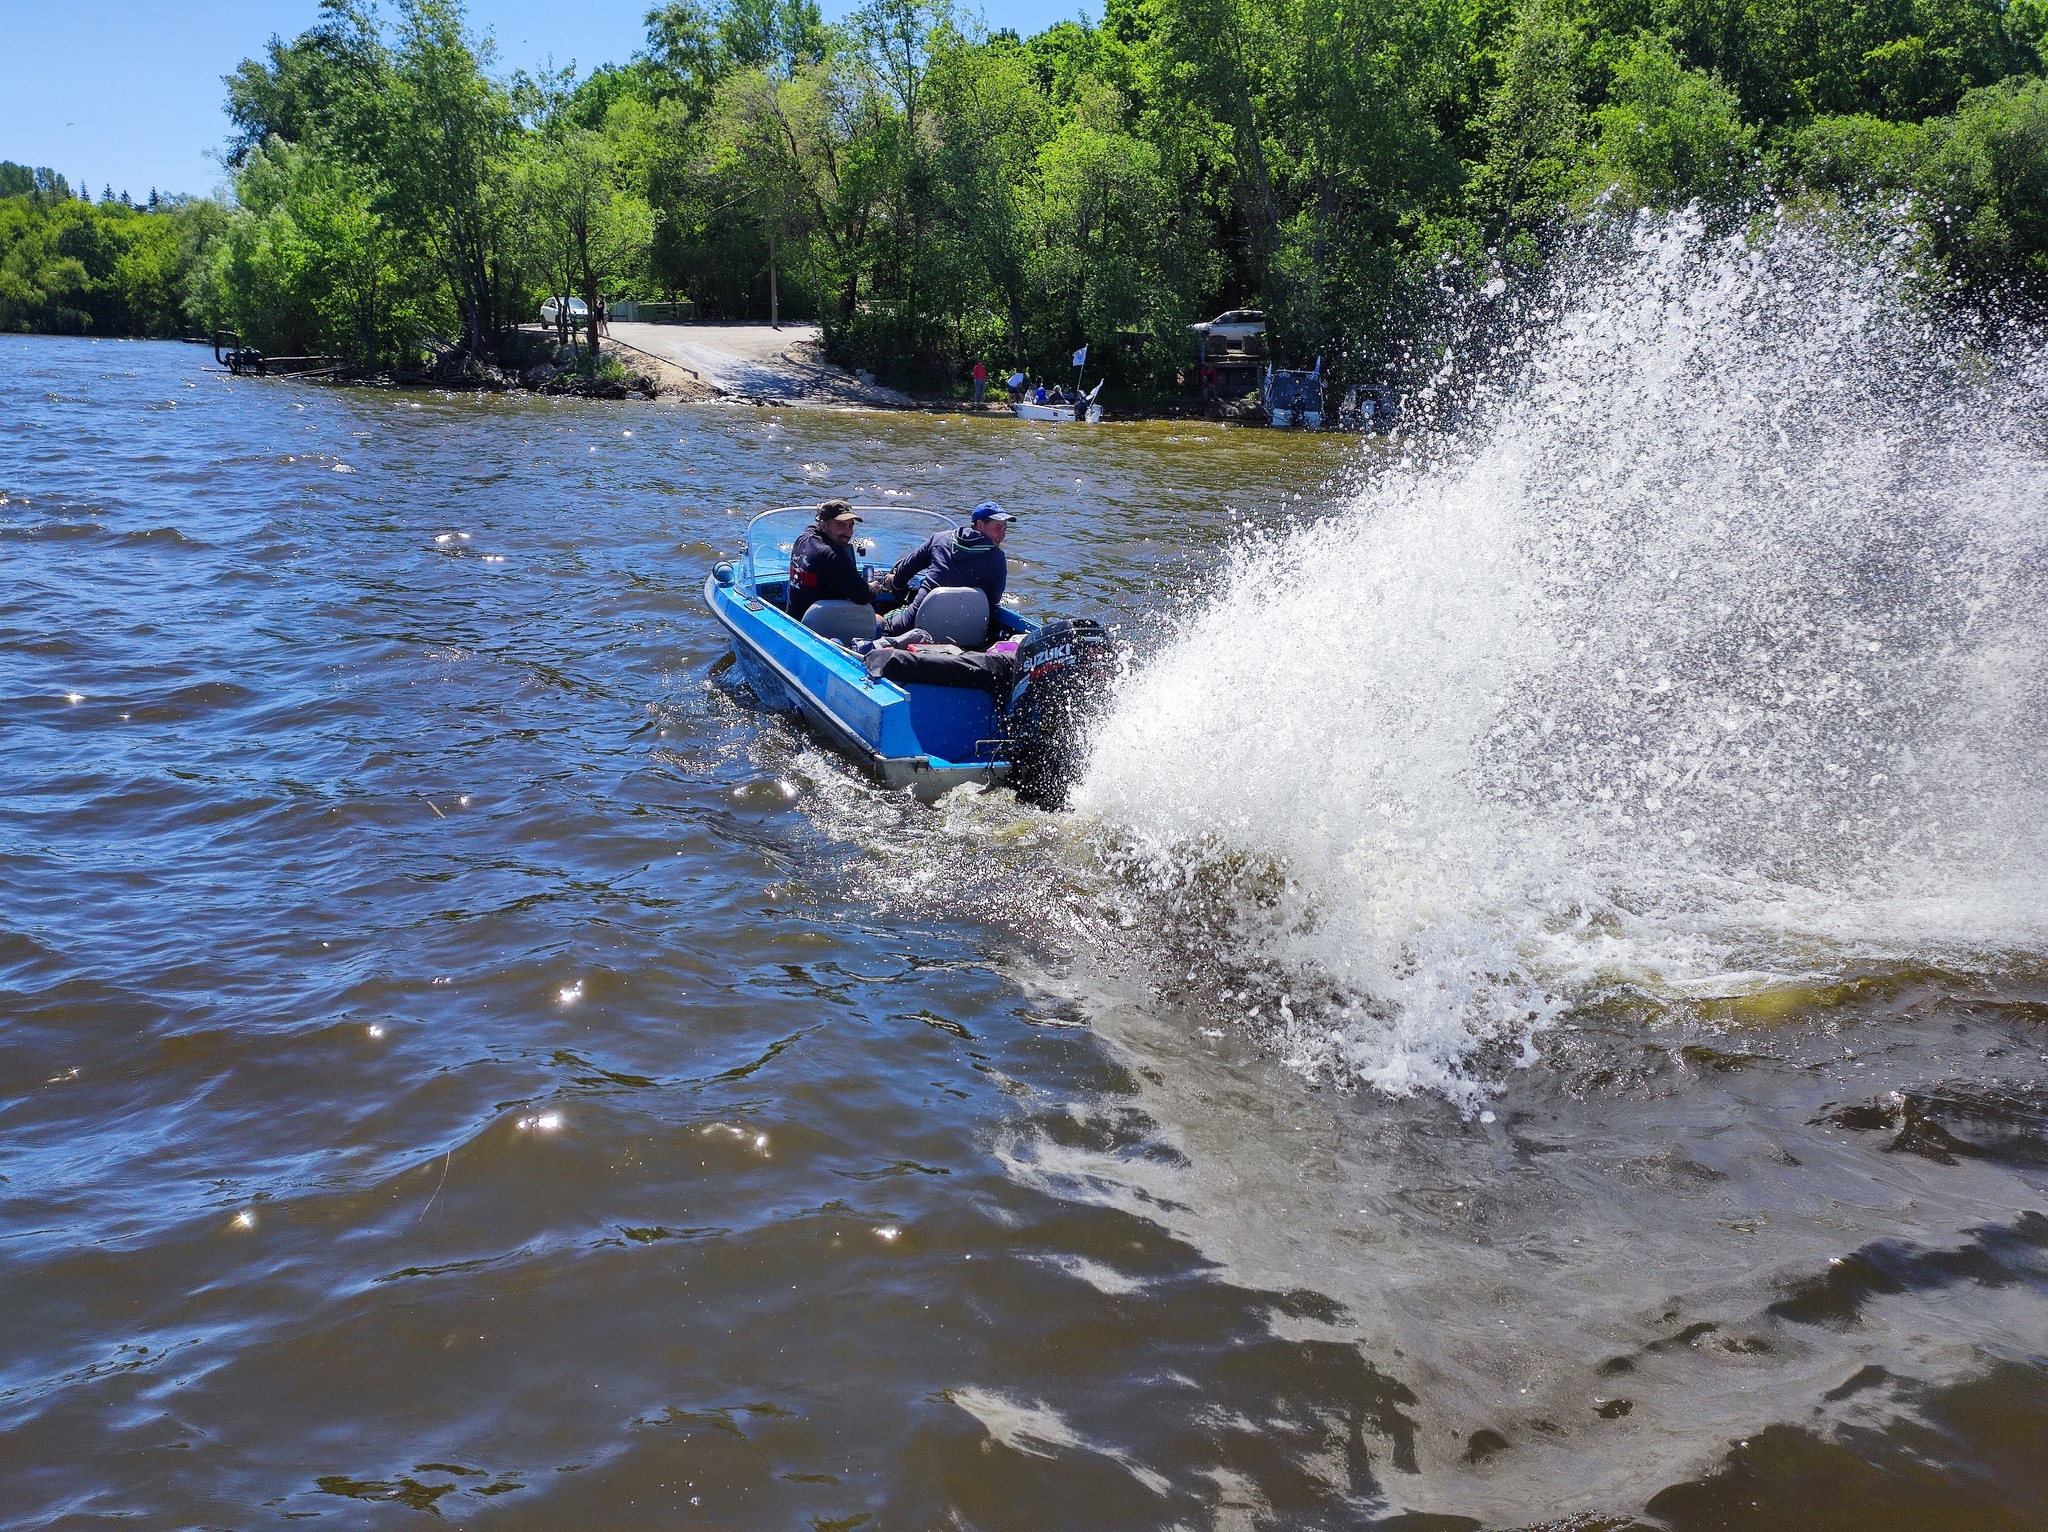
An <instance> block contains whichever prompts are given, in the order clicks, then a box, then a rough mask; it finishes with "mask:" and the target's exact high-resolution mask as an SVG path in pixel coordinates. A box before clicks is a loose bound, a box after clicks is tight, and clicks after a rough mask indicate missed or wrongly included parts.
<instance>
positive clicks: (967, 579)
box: [879, 500, 1015, 633]
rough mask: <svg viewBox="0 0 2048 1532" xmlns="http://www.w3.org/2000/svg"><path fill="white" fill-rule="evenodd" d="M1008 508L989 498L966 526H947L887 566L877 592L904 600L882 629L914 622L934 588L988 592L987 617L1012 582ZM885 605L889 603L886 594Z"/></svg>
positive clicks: (898, 629) (902, 628)
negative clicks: (1007, 546)
mask: <svg viewBox="0 0 2048 1532" xmlns="http://www.w3.org/2000/svg"><path fill="white" fill-rule="evenodd" d="M1014 519H1015V518H1013V517H1012V516H1011V515H1010V513H1009V512H1008V511H1006V510H1004V509H1003V508H1002V507H1001V506H1000V505H997V504H996V503H995V501H993V500H984V501H982V502H981V504H979V505H977V506H976V507H975V508H974V514H973V515H972V516H970V517H969V518H968V522H967V525H966V526H964V527H949V528H947V529H946V530H945V531H943V532H938V533H935V534H933V535H932V536H931V537H929V538H927V539H926V540H925V542H924V543H923V545H922V546H920V547H919V548H918V549H917V550H916V551H915V552H914V553H911V554H910V555H909V556H908V557H906V558H904V559H903V560H902V561H901V562H899V563H898V564H897V565H896V567H895V568H894V569H892V570H890V571H889V578H888V582H887V584H886V585H885V586H883V587H882V588H881V590H880V592H879V594H881V595H883V596H884V597H885V598H887V597H893V598H894V599H895V600H896V601H898V602H901V603H903V604H902V605H899V606H898V607H897V608H896V609H895V610H894V611H892V612H890V614H889V615H888V617H887V618H886V619H885V620H884V621H883V623H882V631H883V632H884V633H906V632H908V631H909V630H910V629H912V628H914V627H916V626H917V608H918V603H919V602H921V601H923V600H924V598H925V595H926V593H928V592H930V591H935V590H950V589H958V588H959V587H961V586H971V587H972V588H973V589H975V590H978V591H980V592H981V593H982V594H983V595H985V596H987V597H988V611H989V618H990V620H991V621H993V620H994V618H995V611H996V603H997V602H999V601H1001V600H1002V599H1003V592H1004V591H1005V590H1006V589H1008V587H1009V583H1010V565H1009V561H1008V559H1006V558H1005V557H1004V556H1003V539H1004V537H1006V536H1007V535H1008V534H1009V531H1010V523H1011V521H1012V520H1014ZM884 604H885V605H886V604H887V601H886V599H885V601H884Z"/></svg>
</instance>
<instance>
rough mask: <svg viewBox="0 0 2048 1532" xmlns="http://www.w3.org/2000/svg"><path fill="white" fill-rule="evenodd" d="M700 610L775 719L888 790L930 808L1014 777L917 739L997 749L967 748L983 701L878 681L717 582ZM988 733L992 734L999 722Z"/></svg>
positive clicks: (976, 695)
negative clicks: (823, 743) (712, 620)
mask: <svg viewBox="0 0 2048 1532" xmlns="http://www.w3.org/2000/svg"><path fill="white" fill-rule="evenodd" d="M704 603H705V605H707V606H708V607H710V608H711V613H712V615H713V616H714V617H716V618H717V619H718V622H719V625H720V626H721V627H723V628H724V629H725V630H726V633H727V634H728V635H729V636H730V637H731V639H732V650H733V655H734V658H735V659H736V660H737V662H738V664H739V667H740V671H741V674H743V675H744V676H745V677H746V678H747V683H748V685H749V686H751V687H752V688H753V690H754V694H755V695H756V696H758V697H759V698H760V699H761V700H762V701H763V702H764V703H766V704H767V705H768V706H769V707H772V708H775V709H777V710H778V711H783V712H792V713H799V714H801V715H802V716H803V717H804V718H805V719H806V720H808V721H809V722H810V724H811V726H812V727H813V728H815V729H816V730H817V731H818V732H819V733H820V734H821V735H823V736H824V737H825V739H826V740H827V741H828V742H830V743H831V744H832V746H833V747H834V748H835V749H837V750H838V751H839V752H840V753H841V754H842V755H844V756H846V757H847V758H848V759H849V760H851V761H852V762H853V763H854V764H855V765H857V766H859V767H860V768H861V769H862V770H863V771H864V772H866V773H867V774H868V775H869V776H871V777H873V778H874V779H875V780H876V781H878V782H880V783H881V784H882V785H883V786H885V787H889V788H897V789H901V788H908V789H910V790H911V791H912V792H914V793H915V794H916V795H917V796H918V797H919V798H920V799H922V800H924V801H925V802H931V801H932V800H934V799H936V798H939V797H940V796H942V795H944V794H945V793H948V792H950V791H952V790H953V789H954V788H956V787H959V786H961V785H962V784H964V783H969V782H974V783H981V784H992V783H996V782H1000V781H1002V780H1003V778H1005V777H1006V776H1008V775H1009V771H1010V767H1009V763H1008V762H1007V761H1003V760H998V759H987V760H949V759H946V758H945V757H944V756H942V755H936V754H934V753H933V752H932V751H931V750H929V749H927V748H925V744H924V741H923V740H922V739H921V738H920V729H922V730H924V731H925V732H926V733H932V732H935V731H936V732H938V733H940V734H941V735H942V737H943V736H944V735H948V734H950V735H951V736H952V738H953V740H954V748H955V750H956V751H957V750H958V746H959V744H960V743H963V742H966V743H974V744H978V745H987V744H989V743H991V742H990V741H988V740H980V741H968V740H967V738H966V736H967V735H968V734H973V733H975V732H977V731H976V730H975V729H974V728H973V727H972V724H973V717H972V713H971V711H970V710H972V709H973V708H975V707H976V706H977V705H986V706H988V707H989V708H990V710H991V712H992V703H990V702H989V699H987V698H986V695H985V694H984V693H980V692H961V693H958V694H957V695H954V696H946V695H943V693H944V692H945V691H946V689H945V688H941V687H915V688H908V689H906V688H904V687H900V686H897V685H896V684H895V683H893V682H890V681H878V680H874V679H872V678H871V677H869V676H868V674H867V672H866V670H865V668H864V667H863V666H862V665H861V662H860V660H859V658H858V657H857V656H855V655H853V654H852V653H850V652H848V651H847V650H845V649H842V648H841V647H840V646H839V645H837V644H834V643H832V642H831V641H830V640H828V639H824V638H821V637H819V636H818V635H817V634H815V633H813V632H811V631H810V630H809V629H808V628H805V627H804V626H803V625H802V624H801V623H798V622H795V621H793V620H792V619H791V618H790V617H789V615H788V614H787V613H786V612H784V611H782V610H781V609H780V608H779V607H776V606H774V605H772V604H770V603H769V602H766V601H763V600H761V599H759V598H758V597H756V596H753V595H751V594H749V593H748V592H746V591H744V590H742V589H739V588H737V587H735V586H732V585H726V584H722V583H721V582H720V580H719V578H718V575H717V574H716V573H715V572H714V573H713V574H711V575H709V576H707V577H706V579H705V581H704ZM913 692H915V693H918V694H922V695H913ZM963 724H964V725H965V733H963ZM987 732H990V733H993V732H994V724H993V720H991V722H990V724H989V726H988V731H987Z"/></svg>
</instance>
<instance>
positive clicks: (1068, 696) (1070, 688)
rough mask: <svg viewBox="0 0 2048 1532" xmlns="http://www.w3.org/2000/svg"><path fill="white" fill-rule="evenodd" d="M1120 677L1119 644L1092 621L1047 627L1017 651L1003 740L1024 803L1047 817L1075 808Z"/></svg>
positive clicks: (1012, 779) (1015, 787)
mask: <svg viewBox="0 0 2048 1532" xmlns="http://www.w3.org/2000/svg"><path fill="white" fill-rule="evenodd" d="M1115 674H1116V641H1115V640H1114V639H1112V638H1111V637H1110V636H1109V634H1108V632H1107V631H1106V630H1105V629H1104V628H1103V626H1102V624H1101V623H1099V622H1095V621H1093V620H1092V619H1090V618H1086V617H1081V618H1075V619H1073V620H1071V621H1060V622H1051V623H1047V624H1046V625H1045V626H1044V627H1042V628H1040V629H1039V630H1038V631H1037V632H1036V633H1033V634H1032V635H1031V636H1030V637H1029V638H1027V639H1025V640H1024V642H1023V643H1021V644H1019V645H1018V646H1017V679H1016V682H1015V683H1014V684H1013V685H1012V686H1011V688H1010V703H1009V707H1008V708H1007V710H1006V711H1005V713H1004V715H1003V735H1004V738H1005V740H1006V741H1007V743H1008V749H1009V757H1010V787H1011V788H1012V789H1013V790H1014V791H1015V792H1016V794H1017V796H1018V797H1019V798H1022V799H1023V800H1024V801H1025V802H1026V803H1032V804H1036V805H1037V806H1038V807H1039V808H1042V809H1063V808H1065V807H1066V806H1067V793H1068V792H1069V791H1070V790H1071V789H1072V788H1073V785H1074V782H1075V780H1076V779H1077V778H1078V777H1079V776H1080V774H1081V766H1082V763H1083V754H1084V752H1085V751H1086V749H1087V746H1088V730H1089V727H1090V725H1092V724H1093V723H1094V722H1095V719H1096V717H1097V715H1098V714H1100V712H1101V711H1102V708H1103V705H1104V704H1105V703H1107V702H1108V700H1109V692H1110V685H1111V682H1112V681H1113V680H1114V679H1115Z"/></svg>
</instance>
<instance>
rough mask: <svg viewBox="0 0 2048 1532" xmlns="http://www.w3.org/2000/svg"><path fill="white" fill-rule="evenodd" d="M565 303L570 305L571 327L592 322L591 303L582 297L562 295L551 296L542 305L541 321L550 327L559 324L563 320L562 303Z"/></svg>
mask: <svg viewBox="0 0 2048 1532" xmlns="http://www.w3.org/2000/svg"><path fill="white" fill-rule="evenodd" d="M565 303H566V304H568V305H569V327H570V328H571V329H575V328H576V327H577V326H579V325H588V324H589V323H590V305H589V304H587V303H585V302H584V301H583V300H582V299H581V298H561V297H555V298H550V299H548V300H547V302H545V303H543V304H542V305H541V306H540V322H541V323H542V324H544V325H547V326H549V327H550V328H553V327H557V326H559V325H560V324H561V322H562V305H563V304H565Z"/></svg>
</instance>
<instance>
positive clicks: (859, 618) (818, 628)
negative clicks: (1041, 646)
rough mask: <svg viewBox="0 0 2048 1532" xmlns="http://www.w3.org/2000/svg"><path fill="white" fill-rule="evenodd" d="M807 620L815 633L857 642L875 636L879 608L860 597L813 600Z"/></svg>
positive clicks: (806, 623) (837, 641)
mask: <svg viewBox="0 0 2048 1532" xmlns="http://www.w3.org/2000/svg"><path fill="white" fill-rule="evenodd" d="M975 594H976V595H977V596H978V595H980V594H981V592H980V591H976V592H975ZM803 621H804V626H805V627H807V628H809V629H810V630H811V631H812V632H813V633H816V634H819V635H820V636H822V637H824V638H829V639H831V640H832V641H833V642H834V643H835V644H857V643H859V642H861V641H862V640H863V639H869V638H873V637H874V636H875V609H874V608H873V607H871V606H862V605H861V604H860V603H859V602H858V601H813V602H812V603H811V604H810V605H809V606H807V607H805V608H804V618H803Z"/></svg>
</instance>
